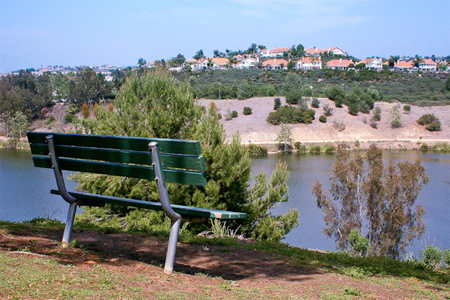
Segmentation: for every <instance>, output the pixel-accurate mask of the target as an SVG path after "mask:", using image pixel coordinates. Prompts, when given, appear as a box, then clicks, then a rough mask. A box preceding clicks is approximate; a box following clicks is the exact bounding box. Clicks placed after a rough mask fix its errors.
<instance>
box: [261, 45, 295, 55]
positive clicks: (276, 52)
mask: <svg viewBox="0 0 450 300" xmlns="http://www.w3.org/2000/svg"><path fill="white" fill-rule="evenodd" d="M289 50H291V48H289V47H285V48H275V49H264V50H262V51H261V56H262V57H278V56H283V53H284V52H287V51H289Z"/></svg>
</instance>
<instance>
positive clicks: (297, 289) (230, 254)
mask: <svg viewBox="0 0 450 300" xmlns="http://www.w3.org/2000/svg"><path fill="white" fill-rule="evenodd" d="M62 229H63V227H62V224H61V223H60V222H59V221H49V220H45V219H41V220H35V221H31V222H25V223H12V222H0V245H1V248H0V297H1V298H3V299H24V298H53V299H64V298H68V297H72V298H75V299H92V298H109V299H112V298H122V299H256V298H258V299H312V298H313V299H316V298H321V299H361V298H364V299H379V298H389V299H393V298H396V299H398V298H407V299H425V298H426V299H443V298H448V297H450V286H449V283H450V271H449V270H448V269H444V268H441V269H438V270H434V269H431V268H429V267H427V266H425V265H424V264H422V263H419V262H415V261H395V260H392V259H387V258H361V257H351V256H349V255H347V254H345V253H336V252H325V251H311V250H306V249H301V248H296V247H291V246H288V245H286V244H283V243H268V242H262V241H253V240H238V239H232V238H212V239H211V238H205V237H198V236H189V235H184V236H182V237H181V241H180V246H179V251H178V252H177V264H176V266H175V269H176V271H177V272H175V273H174V274H173V275H172V276H167V275H164V274H163V272H162V267H161V266H162V259H163V257H164V251H165V248H166V243H167V240H166V239H165V238H160V237H155V236H149V235H142V234H136V233H134V234H133V233H121V232H110V233H106V231H103V232H100V231H98V230H97V229H96V228H94V227H93V226H91V225H89V226H87V225H86V224H79V223H78V224H76V226H75V233H74V237H75V240H74V241H75V242H73V243H72V247H71V248H68V249H63V248H61V247H60V244H59V242H58V240H59V238H60V235H61V234H62ZM108 239H109V242H107V240H108ZM112 241H114V242H115V243H117V244H116V245H115V248H108V249H110V251H105V250H104V249H105V248H104V247H107V246H105V245H104V244H108V243H111V242H112ZM118 248H120V249H118ZM144 248H145V249H147V248H150V249H151V250H149V251H147V250H145V251H147V252H146V253H144V254H145V255H141V254H140V253H141V252H142V251H144V250H143V249H144ZM124 249H126V250H124ZM160 252H161V253H160Z"/></svg>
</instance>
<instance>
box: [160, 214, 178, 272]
mask: <svg viewBox="0 0 450 300" xmlns="http://www.w3.org/2000/svg"><path fill="white" fill-rule="evenodd" d="M180 224H181V219H178V220H175V221H172V226H171V227H170V237H169V245H168V247H167V254H166V263H165V264H164V273H166V274H172V272H173V264H174V262H175V253H176V251H177V241H178V231H179V229H180Z"/></svg>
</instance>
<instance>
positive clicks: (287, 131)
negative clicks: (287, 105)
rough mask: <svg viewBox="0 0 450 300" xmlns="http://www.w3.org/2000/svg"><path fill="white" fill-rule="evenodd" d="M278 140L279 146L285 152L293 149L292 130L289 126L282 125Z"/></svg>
mask: <svg viewBox="0 0 450 300" xmlns="http://www.w3.org/2000/svg"><path fill="white" fill-rule="evenodd" d="M277 142H278V143H279V148H280V149H281V150H282V151H283V152H288V151H291V150H292V146H291V144H292V131H291V128H289V126H286V125H281V129H280V133H279V134H278V136H277Z"/></svg>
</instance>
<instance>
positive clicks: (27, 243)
mask: <svg viewBox="0 0 450 300" xmlns="http://www.w3.org/2000/svg"><path fill="white" fill-rule="evenodd" d="M14 235H15V236H22V237H23V238H22V239H21V240H20V241H16V245H15V246H13V247H12V249H19V248H20V247H22V248H23V247H29V249H30V250H31V251H32V252H33V253H39V252H44V250H43V249H42V248H41V250H39V248H38V247H36V246H37V244H40V245H41V246H45V247H48V248H49V249H59V250H58V253H57V254H58V255H57V256H54V258H56V259H58V261H59V262H60V263H63V264H82V263H85V262H86V260H87V259H88V258H84V259H83V258H82V257H80V256H79V255H73V254H70V250H78V252H83V251H85V252H88V253H95V257H98V258H100V259H101V260H102V263H106V264H107V263H108V261H117V259H118V260H120V262H121V264H122V265H123V264H127V263H129V264H131V263H133V261H138V262H143V263H146V264H150V265H153V266H157V267H163V265H164V261H165V256H166V249H167V241H166V240H163V239H160V238H154V237H148V236H144V235H140V234H129V233H111V234H105V233H102V232H98V231H82V232H80V231H76V232H74V233H73V234H72V240H77V241H78V242H79V248H80V249H81V250H80V249H68V250H62V251H61V248H60V247H59V245H60V243H59V242H58V241H59V240H60V239H61V237H62V231H61V230H56V229H53V230H50V229H49V230H39V231H37V232H17V233H14ZM27 237H33V238H35V239H39V240H38V243H37V242H36V241H34V242H31V241H32V239H30V238H27ZM6 242H7V241H6ZM2 243H3V244H4V243H5V241H3V242H2ZM3 246H5V245H3ZM6 246H8V245H7V244H6ZM10 248H11V245H10ZM65 251H67V253H65ZM42 254H45V253H42ZM113 258H114V259H113ZM174 271H175V272H177V273H183V274H189V275H207V276H211V277H221V278H223V279H226V280H242V279H249V278H267V279H275V278H276V279H277V280H285V281H296V282H298V281H304V280H308V279H309V278H310V276H312V275H314V274H321V273H322V272H321V271H319V270H314V269H310V268H306V267H302V266H299V265H295V264H293V263H289V262H288V261H287V259H280V258H279V257H278V256H277V257H275V256H274V255H271V254H268V253H265V252H262V251H255V250H250V249H246V248H243V247H238V248H236V247H226V246H217V245H207V246H204V245H197V244H184V243H178V247H177V254H176V259H175V266H174Z"/></svg>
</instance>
